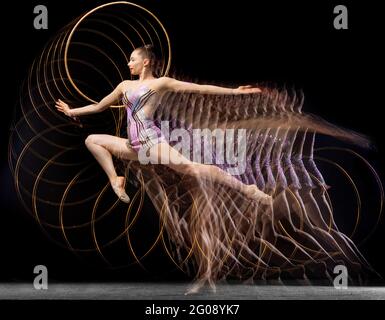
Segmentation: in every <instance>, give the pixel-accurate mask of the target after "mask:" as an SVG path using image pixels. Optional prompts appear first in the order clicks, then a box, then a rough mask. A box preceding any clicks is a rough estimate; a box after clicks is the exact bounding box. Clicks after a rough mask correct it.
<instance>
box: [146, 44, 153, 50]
mask: <svg viewBox="0 0 385 320" xmlns="http://www.w3.org/2000/svg"><path fill="white" fill-rule="evenodd" d="M143 47H144V48H145V49H147V50H153V49H154V46H153V45H152V44H145V45H144V46H143Z"/></svg>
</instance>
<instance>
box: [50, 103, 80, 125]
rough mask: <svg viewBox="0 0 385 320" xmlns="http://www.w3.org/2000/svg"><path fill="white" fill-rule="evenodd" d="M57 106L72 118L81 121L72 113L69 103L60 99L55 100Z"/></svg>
mask: <svg viewBox="0 0 385 320" xmlns="http://www.w3.org/2000/svg"><path fill="white" fill-rule="evenodd" d="M55 107H56V109H58V110H59V111H60V112H63V113H64V114H65V115H66V116H68V117H71V118H72V119H74V120H75V121H78V122H79V119H78V118H77V117H75V116H73V115H72V114H71V108H70V107H69V105H68V104H67V103H65V102H64V101H62V100H60V99H58V100H57V101H56V102H55Z"/></svg>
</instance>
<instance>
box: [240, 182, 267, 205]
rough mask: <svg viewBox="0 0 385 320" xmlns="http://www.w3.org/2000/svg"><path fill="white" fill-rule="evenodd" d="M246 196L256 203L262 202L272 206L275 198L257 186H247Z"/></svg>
mask: <svg viewBox="0 0 385 320" xmlns="http://www.w3.org/2000/svg"><path fill="white" fill-rule="evenodd" d="M245 193H246V195H247V196H248V197H250V198H252V199H254V200H256V201H260V202H261V203H263V204H272V201H273V198H272V197H271V196H269V195H268V194H266V193H264V192H263V191H261V190H260V189H258V187H257V186H256V185H255V184H251V185H248V186H246V192H245Z"/></svg>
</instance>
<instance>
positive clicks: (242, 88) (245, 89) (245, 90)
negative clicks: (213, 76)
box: [234, 85, 262, 93]
mask: <svg viewBox="0 0 385 320" xmlns="http://www.w3.org/2000/svg"><path fill="white" fill-rule="evenodd" d="M261 92H262V90H261V89H259V88H257V87H253V86H251V85H247V86H239V87H238V88H236V89H234V93H261Z"/></svg>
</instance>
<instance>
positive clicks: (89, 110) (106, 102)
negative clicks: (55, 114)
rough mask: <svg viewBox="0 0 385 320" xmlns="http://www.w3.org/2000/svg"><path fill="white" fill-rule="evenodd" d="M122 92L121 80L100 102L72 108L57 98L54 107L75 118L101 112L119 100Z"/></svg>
mask: <svg viewBox="0 0 385 320" xmlns="http://www.w3.org/2000/svg"><path fill="white" fill-rule="evenodd" d="M122 94H123V82H121V83H120V84H119V85H118V86H117V87H116V88H115V89H114V91H112V92H111V93H110V94H109V95H107V96H105V97H104V98H103V99H102V100H100V102H98V103H95V104H90V105H88V106H85V107H81V108H76V109H72V108H70V107H69V106H68V104H67V103H65V102H64V101H62V100H60V99H59V100H57V101H56V105H55V107H56V108H57V109H58V110H59V111H60V112H63V113H64V114H65V115H66V116H68V117H71V118H76V117H77V116H84V115H87V114H93V113H98V112H102V111H103V110H105V109H107V108H108V107H109V106H111V105H113V104H114V103H116V102H117V101H119V99H120V97H121V95H122Z"/></svg>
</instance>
